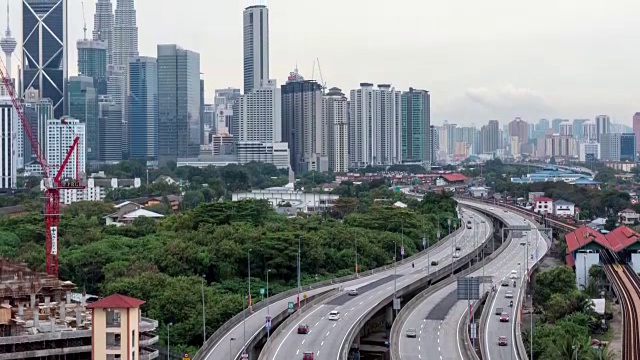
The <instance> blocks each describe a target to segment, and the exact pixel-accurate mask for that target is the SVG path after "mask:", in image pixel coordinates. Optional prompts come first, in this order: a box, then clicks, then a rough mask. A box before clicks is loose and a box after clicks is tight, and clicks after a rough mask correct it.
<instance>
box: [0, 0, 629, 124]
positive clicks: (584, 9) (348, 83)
mask: <svg viewBox="0 0 640 360" xmlns="http://www.w3.org/2000/svg"><path fill="white" fill-rule="evenodd" d="M4 1H6V0H2V1H1V2H0V3H2V2H4ZM9 1H11V4H12V12H13V13H14V16H13V17H12V20H11V23H12V29H13V30H14V34H15V36H16V37H17V38H18V39H20V36H21V27H20V26H21V23H20V18H19V16H17V15H20V13H21V12H20V7H19V5H20V0H9ZM68 1H69V43H70V44H71V48H70V51H69V55H70V59H69V69H70V72H71V74H75V73H76V72H77V65H76V61H77V60H76V50H75V41H76V40H77V39H79V38H82V27H83V17H82V6H81V0H68ZM115 1H116V0H113V2H114V8H115ZM260 1H261V0H180V1H176V0H136V9H137V13H138V28H139V36H140V54H141V55H148V56H155V54H156V45H157V44H158V43H177V44H179V45H181V46H182V47H184V48H187V49H190V50H194V51H197V52H199V53H200V54H201V71H202V72H203V73H205V84H206V91H207V93H206V99H207V102H210V101H212V98H213V89H215V88H223V87H228V86H233V87H240V88H241V87H242V86H241V85H242V9H243V7H244V6H246V5H247V4H255V3H259V2H260ZM262 3H266V4H267V5H268V6H269V9H270V23H271V24H270V25H271V34H270V45H271V49H270V51H271V53H270V66H271V78H275V79H278V83H282V82H284V80H285V79H286V76H287V75H288V73H289V71H292V70H293V69H294V67H295V66H296V64H298V67H299V69H300V72H301V73H302V75H303V76H305V77H306V78H307V79H309V78H311V73H312V66H313V61H314V59H316V58H319V59H320V64H321V67H322V75H323V76H324V81H326V83H327V85H328V86H329V87H333V86H337V87H339V88H342V89H343V90H344V91H345V93H347V94H348V90H350V89H354V88H357V87H358V84H359V83H360V82H373V83H391V84H392V85H393V86H395V87H396V88H397V89H402V90H406V89H408V88H409V87H410V86H411V87H415V88H419V89H426V90H429V91H430V92H431V108H432V122H433V123H435V124H440V123H442V122H443V121H444V120H445V119H446V120H449V121H450V122H454V123H458V124H476V125H481V124H484V123H486V122H487V120H489V119H498V120H500V121H501V122H506V121H510V120H511V119H513V118H514V117H517V116H520V117H522V118H523V119H525V120H528V121H531V122H536V121H537V120H538V119H539V118H543V117H546V118H555V117H562V118H569V119H573V118H594V117H595V116H596V115H598V114H608V115H610V116H611V117H612V118H613V120H614V121H616V122H620V123H625V124H630V123H631V117H632V115H633V114H634V112H635V111H636V110H638V111H640V97H639V95H640V88H639V87H636V86H635V83H636V82H637V81H638V80H640V66H639V65H638V64H639V62H638V59H639V58H640V47H639V46H638V43H637V42H638V36H637V33H638V31H637V28H638V25H637V23H638V14H639V13H640V1H638V0H608V1H602V0H537V1H524V0H483V1H479V0H447V1H433V0H395V1H388V0H321V1H317V0H270V1H268V3H267V2H266V1H265V0H262ZM94 12H95V0H85V13H86V19H87V27H88V28H89V31H88V33H89V36H90V33H91V30H92V29H93V14H94ZM2 19H4V17H2ZM0 24H2V26H4V24H5V21H0ZM634 28H635V29H636V30H633V29H634ZM16 62H18V61H16V60H14V63H16ZM315 77H316V78H318V72H317V70H316V73H315Z"/></svg>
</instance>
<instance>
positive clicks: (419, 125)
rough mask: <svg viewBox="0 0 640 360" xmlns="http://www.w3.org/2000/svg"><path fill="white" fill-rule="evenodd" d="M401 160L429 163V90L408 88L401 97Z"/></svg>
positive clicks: (426, 164) (427, 164)
mask: <svg viewBox="0 0 640 360" xmlns="http://www.w3.org/2000/svg"><path fill="white" fill-rule="evenodd" d="M401 121H402V123H401V124H402V161H403V162H420V163H422V164H423V165H425V166H430V165H429V164H430V163H431V144H430V140H431V133H430V131H431V100H430V95H429V92H428V91H426V90H417V89H414V88H409V91H405V92H403V93H402V97H401Z"/></svg>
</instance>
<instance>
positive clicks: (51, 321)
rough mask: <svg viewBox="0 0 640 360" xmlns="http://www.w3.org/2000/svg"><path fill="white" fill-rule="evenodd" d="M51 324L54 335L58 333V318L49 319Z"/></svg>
mask: <svg viewBox="0 0 640 360" xmlns="http://www.w3.org/2000/svg"><path fill="white" fill-rule="evenodd" d="M49 324H50V325H51V332H52V333H54V332H56V318H55V317H50V318H49Z"/></svg>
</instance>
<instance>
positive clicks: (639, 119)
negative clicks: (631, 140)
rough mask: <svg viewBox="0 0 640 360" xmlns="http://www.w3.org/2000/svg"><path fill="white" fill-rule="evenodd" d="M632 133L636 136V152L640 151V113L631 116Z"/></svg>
mask: <svg viewBox="0 0 640 360" xmlns="http://www.w3.org/2000/svg"><path fill="white" fill-rule="evenodd" d="M632 125H633V133H634V134H636V146H637V149H636V150H637V151H640V112H637V113H635V114H633V124H632Z"/></svg>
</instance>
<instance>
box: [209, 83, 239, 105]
mask: <svg viewBox="0 0 640 360" xmlns="http://www.w3.org/2000/svg"><path fill="white" fill-rule="evenodd" d="M240 95H242V92H241V91H240V89H237V88H232V87H230V88H226V89H216V90H215V98H214V105H215V106H216V107H218V106H220V105H225V106H227V105H229V106H231V105H233V103H234V102H235V101H236V100H238V98H239V97H240Z"/></svg>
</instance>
